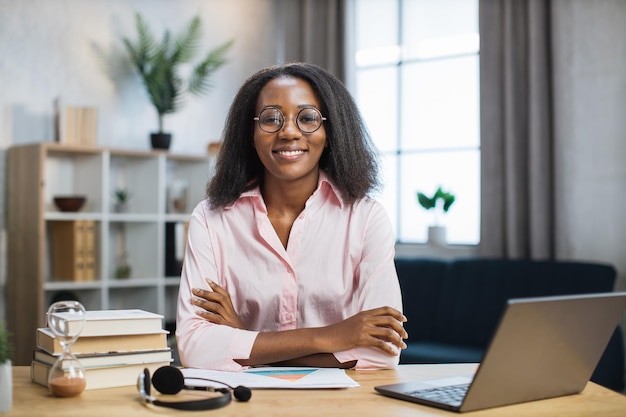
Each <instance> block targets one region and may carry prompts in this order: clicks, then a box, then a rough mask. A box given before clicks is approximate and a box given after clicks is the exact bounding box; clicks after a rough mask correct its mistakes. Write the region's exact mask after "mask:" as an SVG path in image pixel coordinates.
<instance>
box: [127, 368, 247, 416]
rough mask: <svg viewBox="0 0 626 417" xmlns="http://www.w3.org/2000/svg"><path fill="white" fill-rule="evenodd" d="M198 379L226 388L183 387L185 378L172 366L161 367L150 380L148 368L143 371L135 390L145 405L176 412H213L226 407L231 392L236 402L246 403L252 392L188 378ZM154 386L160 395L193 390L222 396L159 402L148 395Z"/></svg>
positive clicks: (230, 398)
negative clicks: (148, 404)
mask: <svg viewBox="0 0 626 417" xmlns="http://www.w3.org/2000/svg"><path fill="white" fill-rule="evenodd" d="M190 379H198V380H203V381H209V382H216V383H218V384H221V385H225V386H226V387H227V388H213V387H197V386H188V385H185V377H184V375H183V373H182V372H181V371H180V369H178V368H176V367H174V366H163V367H161V368H159V369H157V370H156V371H155V372H154V375H153V376H152V380H151V379H150V371H149V370H148V368H146V369H144V370H143V372H141V373H140V374H139V377H138V378H137V389H138V390H139V395H141V398H143V399H144V401H145V402H146V403H150V404H153V405H158V406H161V407H169V408H174V409H177V410H195V411H197V410H213V409H216V408H221V407H224V406H226V405H228V404H229V403H230V402H231V400H232V397H231V391H232V393H233V395H234V396H235V398H236V399H237V400H238V401H241V402H246V401H248V400H249V399H250V397H252V391H251V390H250V388H248V387H244V386H241V385H240V386H237V387H232V386H230V385H228V384H226V383H224V382H220V381H216V380H212V379H207V378H190ZM151 385H154V388H155V389H156V390H157V391H158V392H160V393H162V394H178V393H179V392H180V391H182V390H195V391H212V392H220V393H222V395H220V396H219V397H216V398H208V399H206V400H195V401H178V402H170V401H160V400H157V399H156V398H154V397H153V396H151V395H150V387H151Z"/></svg>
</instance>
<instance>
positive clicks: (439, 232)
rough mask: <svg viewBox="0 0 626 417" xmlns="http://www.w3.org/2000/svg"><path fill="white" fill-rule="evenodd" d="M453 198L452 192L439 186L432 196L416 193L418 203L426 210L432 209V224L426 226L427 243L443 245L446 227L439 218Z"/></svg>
mask: <svg viewBox="0 0 626 417" xmlns="http://www.w3.org/2000/svg"><path fill="white" fill-rule="evenodd" d="M455 200H456V197H455V196H454V195H453V194H452V193H450V192H446V191H443V189H442V188H441V187H438V188H437V191H435V194H433V196H432V197H428V196H427V195H426V194H424V193H421V192H418V193H417V202H418V203H419V205H420V206H422V207H423V208H424V209H426V210H433V211H434V221H433V224H432V225H431V226H429V227H428V243H430V244H433V245H436V246H443V245H445V243H446V228H445V226H443V225H441V224H440V218H441V217H442V216H443V215H444V214H445V213H447V212H448V210H450V207H452V204H454V201H455Z"/></svg>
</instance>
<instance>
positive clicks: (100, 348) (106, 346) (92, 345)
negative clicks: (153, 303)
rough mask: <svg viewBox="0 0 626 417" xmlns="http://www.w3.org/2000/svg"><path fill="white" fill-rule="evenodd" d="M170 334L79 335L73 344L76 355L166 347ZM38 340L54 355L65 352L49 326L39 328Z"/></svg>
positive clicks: (38, 342)
mask: <svg viewBox="0 0 626 417" xmlns="http://www.w3.org/2000/svg"><path fill="white" fill-rule="evenodd" d="M168 334H169V332H168V331H166V330H161V331H160V332H158V333H146V334H127V335H112V336H90V337H79V338H78V339H76V341H75V342H74V344H73V345H72V353H74V354H75V355H76V354H88V353H112V352H131V351H138V350H154V349H165V348H166V347H167V335H168ZM36 342H37V347H38V348H39V349H42V350H45V351H46V352H48V353H51V354H53V355H56V354H60V353H61V352H63V348H62V347H61V344H60V343H59V341H58V340H57V339H56V338H55V337H54V333H52V331H51V330H50V329H49V328H47V327H40V328H38V329H37V336H36Z"/></svg>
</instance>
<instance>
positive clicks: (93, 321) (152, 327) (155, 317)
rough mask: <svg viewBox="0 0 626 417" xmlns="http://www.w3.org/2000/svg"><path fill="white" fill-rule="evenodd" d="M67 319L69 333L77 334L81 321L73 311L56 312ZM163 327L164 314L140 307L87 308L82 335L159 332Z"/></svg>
mask: <svg viewBox="0 0 626 417" xmlns="http://www.w3.org/2000/svg"><path fill="white" fill-rule="evenodd" d="M56 315H57V316H58V317H60V318H61V319H64V320H67V324H68V326H69V327H68V329H69V334H75V333H76V330H77V327H78V326H79V325H80V322H79V321H78V320H77V319H76V318H75V314H72V313H56ZM162 329H163V316H162V315H160V314H155V313H151V312H149V311H145V310H140V309H130V310H87V311H86V313H85V324H84V326H83V330H82V331H81V332H80V337H92V336H112V335H127V334H144V333H157V332H159V331H161V330H162Z"/></svg>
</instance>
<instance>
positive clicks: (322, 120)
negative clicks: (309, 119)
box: [253, 106, 328, 134]
mask: <svg viewBox="0 0 626 417" xmlns="http://www.w3.org/2000/svg"><path fill="white" fill-rule="evenodd" d="M266 110H276V111H277V112H278V113H280V114H281V116H282V117H283V122H282V123H281V124H280V127H278V129H276V130H274V131H271V132H269V131H267V130H265V129H263V127H262V126H261V113H263V112H264V111H266ZM305 110H315V111H316V112H317V113H318V114H319V115H320V118H321V122H320V124H319V126H318V127H316V128H315V130H311V131H306V130H303V129H302V128H301V127H300V124H299V123H298V116H299V115H300V113H302V112H303V111H305ZM289 118H290V119H294V120H295V123H296V127H297V128H298V130H299V131H300V132H302V133H305V134H311V133H315V132H317V131H318V130H319V129H320V127H322V125H323V124H324V122H325V121H326V120H328V119H326V117H324V115H323V114H322V112H321V111H320V110H319V109H318V108H316V107H304V108H302V109H300V110H299V111H298V113H296V115H295V117H293V116H289ZM287 119H288V118H287V116H285V113H283V112H282V110H281V109H279V108H278V107H274V106H268V107H266V108H264V109H263V110H261V111H260V112H259V114H258V115H257V116H256V117H255V118H254V119H253V120H254V121H256V122H257V124H258V125H259V129H261V130H262V131H264V132H265V133H276V132H279V131H280V130H281V129H282V128H283V127H285V122H286V121H287Z"/></svg>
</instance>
